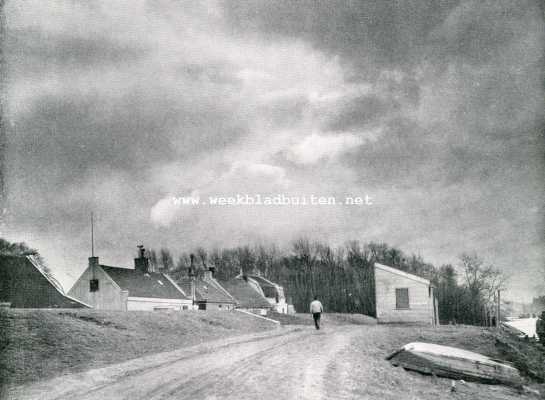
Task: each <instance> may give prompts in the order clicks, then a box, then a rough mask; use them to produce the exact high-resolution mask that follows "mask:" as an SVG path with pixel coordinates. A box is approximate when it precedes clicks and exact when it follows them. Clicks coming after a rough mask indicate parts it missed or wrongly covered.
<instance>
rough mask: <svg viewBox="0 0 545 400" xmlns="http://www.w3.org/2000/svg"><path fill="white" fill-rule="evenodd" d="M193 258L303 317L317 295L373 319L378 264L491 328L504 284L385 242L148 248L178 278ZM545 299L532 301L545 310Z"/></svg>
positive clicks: (485, 268)
mask: <svg viewBox="0 0 545 400" xmlns="http://www.w3.org/2000/svg"><path fill="white" fill-rule="evenodd" d="M190 253H193V254H194V255H195V256H196V257H195V258H196V260H197V262H196V264H195V265H194V267H195V268H196V270H197V273H202V271H204V270H205V269H207V268H208V267H214V268H215V271H216V273H215V274H216V277H217V279H219V280H220V281H221V280H229V279H232V278H234V277H235V276H237V275H238V274H239V273H241V272H243V273H244V274H252V273H255V272H259V273H261V274H262V275H263V276H264V277H266V278H268V279H270V280H271V281H273V282H276V283H278V284H279V285H281V286H283V287H284V291H285V293H286V296H287V299H288V301H289V303H290V304H293V305H294V306H295V309H296V310H297V311H300V312H304V311H306V310H307V307H308V304H309V301H310V299H312V297H313V296H315V295H316V296H318V297H319V298H320V299H321V300H322V302H323V303H324V305H325V306H326V308H327V310H328V311H330V312H340V313H362V314H367V315H371V316H376V315H375V288H374V271H373V264H374V263H375V262H379V263H382V264H385V265H389V266H391V267H394V268H398V269H400V270H402V271H405V272H409V273H412V274H415V275H418V276H421V277H423V278H426V279H429V280H430V281H431V283H432V285H433V286H434V287H435V293H436V296H437V300H438V305H439V319H440V320H441V322H442V323H462V324H472V325H490V324H491V322H492V318H493V316H494V315H495V310H494V305H495V301H496V297H495V296H496V294H497V291H498V290H499V289H503V288H504V286H505V283H506V277H505V275H503V274H502V273H501V272H500V270H498V269H497V268H496V267H494V266H493V265H490V264H486V263H485V262H484V260H483V259H481V258H480V257H479V256H477V255H476V254H462V255H461V256H460V259H459V263H458V264H457V265H450V264H447V265H441V266H440V267H435V266H434V265H433V264H431V263H429V262H426V261H424V260H423V258H422V257H421V256H419V255H418V256H417V255H414V254H413V255H410V256H409V255H407V254H405V253H404V252H403V251H402V250H400V249H398V248H396V247H392V246H389V245H387V244H386V243H374V242H370V243H364V244H362V243H360V242H358V241H351V242H347V243H346V244H345V245H343V246H337V247H332V246H330V245H329V244H327V243H323V242H319V241H311V240H309V239H307V238H299V239H297V240H294V241H292V242H291V243H290V244H289V246H287V247H285V248H280V247H278V246H276V245H274V244H272V245H255V246H249V245H247V246H239V247H235V248H215V249H205V248H204V247H198V248H195V249H193V251H191V252H182V253H181V254H180V255H179V256H178V257H177V258H176V259H175V258H174V257H173V255H172V254H173V253H172V252H171V250H170V249H167V248H161V249H159V250H154V249H151V250H150V251H148V256H149V259H150V263H151V265H152V268H154V269H155V270H157V271H162V272H168V273H169V274H170V275H172V276H173V277H174V278H176V279H178V278H181V277H184V276H186V275H187V271H188V268H189V266H190V262H191V261H190ZM0 254H4V255H29V254H32V255H34V256H35V257H37V258H38V259H39V260H40V262H41V264H42V265H43V268H44V269H45V272H46V273H48V274H51V271H50V269H49V268H47V266H46V264H45V262H44V261H43V260H42V259H41V257H40V255H39V253H38V251H37V250H35V249H32V248H30V247H28V246H27V245H26V244H25V243H11V242H9V241H7V240H5V239H2V238H0ZM543 299H545V296H544V297H540V298H537V299H536V300H534V302H535V303H540V305H541V303H543V304H545V300H543Z"/></svg>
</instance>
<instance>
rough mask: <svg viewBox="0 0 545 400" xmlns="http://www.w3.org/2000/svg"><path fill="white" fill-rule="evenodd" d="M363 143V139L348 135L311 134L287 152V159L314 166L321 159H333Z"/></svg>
mask: <svg viewBox="0 0 545 400" xmlns="http://www.w3.org/2000/svg"><path fill="white" fill-rule="evenodd" d="M363 143H364V139H363V138H362V137H360V136H356V135H354V134H350V133H341V134H336V135H318V134H316V133H313V134H311V135H309V136H307V137H306V138H304V139H303V140H302V141H301V142H299V143H297V144H296V145H295V146H293V147H292V148H291V149H290V150H289V151H288V154H287V156H288V159H289V160H291V161H293V162H295V163H298V164H314V163H316V162H318V161H320V160H322V159H331V158H335V157H337V156H339V155H341V154H343V153H345V152H347V151H350V150H353V149H355V148H357V147H359V146H361V145H362V144H363Z"/></svg>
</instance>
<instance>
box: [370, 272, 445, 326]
mask: <svg viewBox="0 0 545 400" xmlns="http://www.w3.org/2000/svg"><path fill="white" fill-rule="evenodd" d="M374 268H375V301H376V313H377V321H378V322H379V323H396V322H401V323H406V322H409V323H425V324H434V325H435V324H438V310H437V302H436V300H435V295H434V290H433V286H432V285H431V283H430V281H429V280H427V279H424V278H421V277H419V276H416V275H413V274H409V273H407V272H404V271H401V270H399V269H396V268H392V267H388V266H386V265H382V264H379V263H375V267H374Z"/></svg>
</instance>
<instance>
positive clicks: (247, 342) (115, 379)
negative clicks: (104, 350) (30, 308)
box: [7, 326, 525, 400]
mask: <svg viewBox="0 0 545 400" xmlns="http://www.w3.org/2000/svg"><path fill="white" fill-rule="evenodd" d="M398 335H403V336H405V335H404V331H403V330H397V329H395V328H388V327H383V326H378V327H377V326H336V327H333V326H332V327H326V328H325V329H323V330H320V331H315V330H314V328H312V327H308V326H305V327H298V328H295V329H294V328H291V329H290V328H279V329H277V330H275V331H271V332H266V333H258V334H250V335H245V336H241V337H237V338H230V339H226V340H222V341H216V342H212V343H207V344H203V345H199V346H194V347H191V348H187V349H180V350H177V351H174V352H168V353H160V354H156V355H153V356H149V357H144V358H140V359H136V360H131V361H128V362H125V363H122V364H117V365H114V366H110V367H106V368H101V369H97V370H92V371H87V372H84V373H79V374H71V375H65V376H62V377H58V378H55V379H53V380H50V381H45V382H38V383H34V384H31V385H27V386H24V387H19V388H14V389H12V390H11V391H10V392H9V394H8V397H7V398H9V399H20V400H26V399H43V400H53V399H78V400H90V399H112V400H118V399H131V400H137V399H146V400H148V399H150V400H151V399H196V400H198V399H212V400H213V399H240V400H246V399H248V400H249V399H264V400H268V399H275V400H276V399H313V400H320V399H354V398H364V399H365V398H384V399H401V398H408V399H411V400H412V399H432V398H433V399H436V398H444V397H446V396H449V397H451V398H475V399H478V398H479V399H482V398H489V399H496V398H498V399H500V398H501V399H515V398H518V399H520V398H522V397H523V396H520V395H519V394H517V393H514V392H513V390H512V389H510V388H504V387H490V386H487V385H479V384H467V385H465V386H464V387H460V392H459V393H457V394H451V393H449V388H450V381H449V380H447V379H432V378H430V377H425V376H422V375H419V374H414V373H408V372H406V371H403V370H402V369H401V368H393V367H392V366H390V364H389V363H388V362H387V361H385V360H384V355H385V354H384V353H385V352H386V349H388V348H390V347H391V344H390V343H389V339H388V337H392V336H393V337H396V336H398ZM483 388H484V391H483ZM462 394H463V395H462ZM460 395H461V396H460ZM524 397H525V396H524Z"/></svg>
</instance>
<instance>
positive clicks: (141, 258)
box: [134, 244, 149, 274]
mask: <svg viewBox="0 0 545 400" xmlns="http://www.w3.org/2000/svg"><path fill="white" fill-rule="evenodd" d="M137 247H138V258H135V259H134V269H135V270H136V271H139V272H142V273H143V274H147V273H149V260H148V258H147V257H146V249H144V246H142V245H141V244H140V245H138V246H137Z"/></svg>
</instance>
